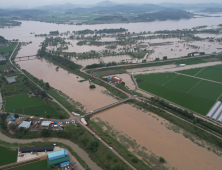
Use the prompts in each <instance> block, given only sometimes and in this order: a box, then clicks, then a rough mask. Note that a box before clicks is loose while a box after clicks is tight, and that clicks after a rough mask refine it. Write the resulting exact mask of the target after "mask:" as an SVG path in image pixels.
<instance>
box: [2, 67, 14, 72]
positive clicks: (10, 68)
mask: <svg viewBox="0 0 222 170" xmlns="http://www.w3.org/2000/svg"><path fill="white" fill-rule="evenodd" d="M11 70H13V67H10V66H8V67H5V69H4V72H5V73H9V72H10V71H11Z"/></svg>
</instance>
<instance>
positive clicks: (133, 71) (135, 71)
mask: <svg viewBox="0 0 222 170" xmlns="http://www.w3.org/2000/svg"><path fill="white" fill-rule="evenodd" d="M219 64H222V62H221V61H216V62H209V63H201V64H194V65H186V66H184V67H176V65H174V64H171V65H164V66H156V67H144V68H136V69H128V70H127V72H129V73H131V74H134V75H135V74H151V73H165V72H175V71H182V70H189V69H194V68H202V67H209V66H215V65H219Z"/></svg>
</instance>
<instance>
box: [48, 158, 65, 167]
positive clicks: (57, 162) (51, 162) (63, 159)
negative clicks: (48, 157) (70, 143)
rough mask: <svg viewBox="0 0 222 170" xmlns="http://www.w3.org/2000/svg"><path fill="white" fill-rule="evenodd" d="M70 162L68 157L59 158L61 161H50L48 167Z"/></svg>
mask: <svg viewBox="0 0 222 170" xmlns="http://www.w3.org/2000/svg"><path fill="white" fill-rule="evenodd" d="M67 161H69V157H68V156H66V157H63V158H59V159H55V160H52V161H48V165H49V166H50V165H56V164H60V163H63V162H67Z"/></svg>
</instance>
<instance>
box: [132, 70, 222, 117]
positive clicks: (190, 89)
mask: <svg viewBox="0 0 222 170" xmlns="http://www.w3.org/2000/svg"><path fill="white" fill-rule="evenodd" d="M202 69H203V68H202ZM186 71H187V72H188V73H189V74H196V73H198V72H199V71H200V70H195V71H193V70H192V71H189V70H186ZM198 74H199V73H198ZM217 76H218V75H217ZM215 77H216V76H215ZM135 78H136V79H137V82H138V86H139V88H141V89H143V90H145V91H148V92H150V93H153V94H155V95H157V96H160V97H162V98H165V99H167V100H169V101H171V102H173V103H176V104H178V105H180V106H183V107H186V108H188V109H190V110H193V111H195V112H197V113H200V114H202V115H206V114H207V112H208V111H209V110H210V108H211V107H212V106H213V104H214V103H215V102H216V101H217V100H220V101H222V97H221V96H220V95H221V94H222V84H219V83H214V82H210V81H206V80H200V79H198V78H193V77H188V76H184V75H178V74H176V73H160V74H149V75H138V76H135Z"/></svg>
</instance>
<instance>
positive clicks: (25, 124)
mask: <svg viewBox="0 0 222 170" xmlns="http://www.w3.org/2000/svg"><path fill="white" fill-rule="evenodd" d="M30 125H31V122H28V121H23V122H22V123H21V124H20V125H19V126H18V128H20V127H23V128H25V129H28V128H29V127H30Z"/></svg>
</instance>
